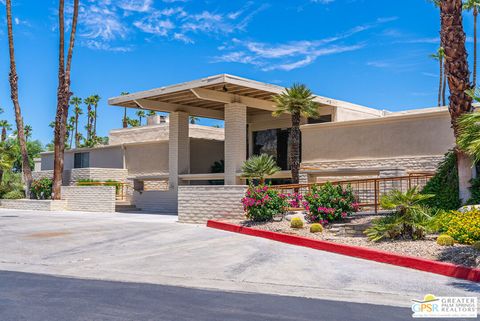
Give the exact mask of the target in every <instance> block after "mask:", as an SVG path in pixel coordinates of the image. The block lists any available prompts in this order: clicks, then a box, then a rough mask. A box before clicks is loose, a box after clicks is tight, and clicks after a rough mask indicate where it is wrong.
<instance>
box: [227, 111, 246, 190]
mask: <svg viewBox="0 0 480 321" xmlns="http://www.w3.org/2000/svg"><path fill="white" fill-rule="evenodd" d="M246 158H247V106H246V105H243V104H239V103H231V104H226V105H225V185H240V184H241V180H240V179H239V178H238V177H237V173H239V172H240V171H241V169H242V165H243V163H244V162H245V160H246Z"/></svg>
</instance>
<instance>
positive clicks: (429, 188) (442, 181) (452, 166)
mask: <svg viewBox="0 0 480 321" xmlns="http://www.w3.org/2000/svg"><path fill="white" fill-rule="evenodd" d="M422 194H434V195H435V197H433V198H430V199H428V200H425V201H424V202H423V205H425V206H428V207H431V208H439V209H443V210H447V211H450V210H455V209H457V208H459V207H460V205H461V202H460V197H459V195H458V171H457V157H456V155H455V152H454V151H449V152H448V153H447V154H445V157H444V159H443V161H442V162H441V163H440V164H439V166H438V168H437V172H436V174H435V176H434V177H432V178H431V179H430V181H428V183H427V184H426V185H425V187H424V188H423V190H422Z"/></svg>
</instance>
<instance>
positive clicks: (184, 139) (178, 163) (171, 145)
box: [168, 111, 190, 190]
mask: <svg viewBox="0 0 480 321" xmlns="http://www.w3.org/2000/svg"><path fill="white" fill-rule="evenodd" d="M168 170H169V188H170V190H177V189H178V185H179V184H182V182H181V181H180V179H179V175H180V174H189V173H190V138H189V117H188V114H187V113H185V112H180V111H179V112H172V113H170V122H169V142H168Z"/></svg>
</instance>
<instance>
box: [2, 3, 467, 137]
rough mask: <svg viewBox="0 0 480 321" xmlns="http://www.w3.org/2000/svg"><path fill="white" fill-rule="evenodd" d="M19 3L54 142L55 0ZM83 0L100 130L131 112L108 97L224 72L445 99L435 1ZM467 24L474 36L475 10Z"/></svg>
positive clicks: (375, 102) (22, 49)
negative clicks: (440, 79) (441, 94)
mask: <svg viewBox="0 0 480 321" xmlns="http://www.w3.org/2000/svg"><path fill="white" fill-rule="evenodd" d="M1 2H2V0H0V3H1ZM66 2H73V1H66ZM13 3H14V7H13V15H14V18H15V26H14V32H15V41H16V54H17V68H18V73H19V77H20V82H19V85H20V102H21V105H22V108H23V112H24V117H25V122H26V123H27V124H30V125H32V127H33V130H34V138H38V139H40V140H41V141H42V142H44V143H48V142H49V141H50V140H51V138H52V130H51V129H50V128H49V127H48V124H49V122H50V121H51V120H53V119H54V114H55V106H56V87H57V68H58V67H57V55H58V53H57V50H58V49H57V43H58V34H57V31H56V23H57V20H56V19H57V17H56V10H57V9H56V7H57V1H46V0H44V1H28V0H13ZM81 3H82V8H81V14H80V22H79V23H80V27H79V31H78V38H77V43H76V50H75V53H74V60H73V70H72V90H73V91H74V93H75V95H78V96H80V97H86V96H88V95H90V94H94V93H96V94H99V95H100V96H101V97H102V98H103V99H102V101H101V103H100V107H99V121H98V122H99V134H100V135H107V133H108V130H109V129H112V128H118V127H121V118H122V113H123V111H122V110H121V109H118V108H116V107H111V106H108V105H107V98H109V97H113V96H116V95H118V94H119V93H120V92H122V91H129V92H135V91H138V90H145V89H151V88H155V87H160V86H163V85H169V84H173V83H177V82H183V81H188V80H193V79H197V78H202V77H206V76H210V75H214V74H220V73H229V74H234V75H238V76H242V77H246V78H252V79H255V80H259V81H264V82H269V83H275V84H279V85H283V86H289V85H291V84H292V83H293V82H302V83H305V84H307V85H308V86H309V87H310V88H312V90H313V91H314V92H315V93H317V94H319V95H323V96H327V97H332V98H336V99H342V100H347V101H351V102H354V103H358V104H362V105H366V106H369V107H374V108H378V109H388V110H403V109H412V108H423V107H431V106H435V105H436V95H437V86H438V80H437V77H438V66H437V64H436V63H435V62H434V61H433V60H432V59H431V58H429V57H428V56H429V54H431V53H433V52H435V51H436V49H437V47H438V30H439V16H438V11H437V9H436V8H434V7H433V6H432V5H431V4H429V3H428V2H427V1H426V0H402V1H388V2H386V1H384V0H383V1H382V0H271V1H244V0H239V1H224V0H115V1H114V0H96V1H93V0H81ZM2 7H3V8H1V9H2V12H1V14H0V21H1V24H2V25H3V27H1V28H0V42H1V43H3V44H4V45H3V46H0V48H1V49H0V58H1V61H3V63H2V64H0V105H1V106H3V107H4V108H5V109H6V111H7V112H6V113H5V114H4V115H2V116H0V118H7V119H8V120H10V121H12V122H13V111H12V107H11V106H12V105H11V101H10V98H9V97H10V93H9V84H8V59H7V57H8V51H7V38H6V25H5V14H4V10H3V9H4V6H3V5H2ZM464 24H465V29H466V31H467V34H468V35H469V36H470V35H471V34H472V33H473V19H472V18H471V17H470V15H469V14H466V16H465V20H464ZM470 40H471V39H469V43H468V46H469V47H470V46H471V41H470ZM470 51H471V50H470ZM131 114H132V115H133V111H132V112H131ZM202 123H203V124H211V123H212V122H211V121H205V120H204V121H202Z"/></svg>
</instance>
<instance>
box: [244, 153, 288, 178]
mask: <svg viewBox="0 0 480 321" xmlns="http://www.w3.org/2000/svg"><path fill="white" fill-rule="evenodd" d="M279 170H280V167H278V166H277V162H276V161H275V159H274V158H273V156H271V155H267V154H261V155H253V156H251V157H250V158H249V159H248V160H246V161H245V163H243V166H242V172H243V177H246V178H251V179H258V180H259V183H260V185H263V184H264V183H265V177H266V176H270V175H273V174H275V173H276V172H278V171H279Z"/></svg>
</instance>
